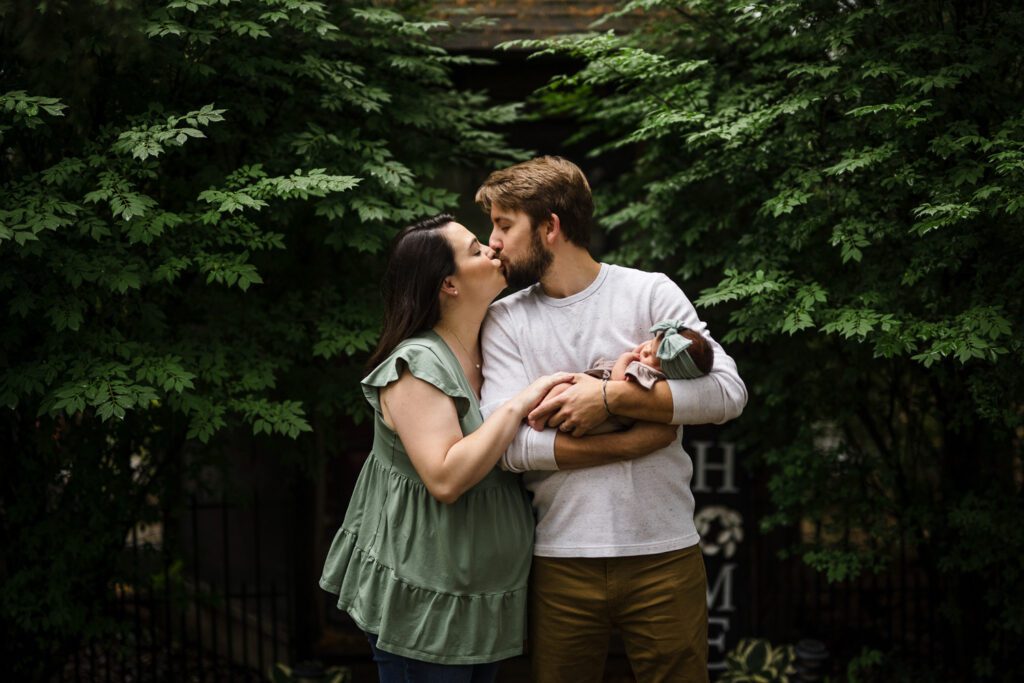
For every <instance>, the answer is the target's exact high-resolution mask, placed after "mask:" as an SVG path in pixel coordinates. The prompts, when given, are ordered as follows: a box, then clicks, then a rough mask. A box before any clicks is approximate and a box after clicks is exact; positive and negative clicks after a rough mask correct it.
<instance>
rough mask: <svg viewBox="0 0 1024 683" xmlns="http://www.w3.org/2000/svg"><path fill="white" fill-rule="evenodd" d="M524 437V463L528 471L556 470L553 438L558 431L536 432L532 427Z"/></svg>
mask: <svg viewBox="0 0 1024 683" xmlns="http://www.w3.org/2000/svg"><path fill="white" fill-rule="evenodd" d="M527 429H529V430H530V433H529V435H528V436H527V437H526V461H527V467H526V469H528V470H557V469H558V463H557V462H555V437H556V436H557V435H558V430H555V429H545V430H544V431H542V432H538V431H537V430H536V429H533V428H532V427H527Z"/></svg>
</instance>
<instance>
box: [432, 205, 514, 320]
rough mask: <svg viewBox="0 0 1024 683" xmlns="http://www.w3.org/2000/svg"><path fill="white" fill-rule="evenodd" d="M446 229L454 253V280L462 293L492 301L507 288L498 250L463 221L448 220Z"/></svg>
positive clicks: (469, 296)
mask: <svg viewBox="0 0 1024 683" xmlns="http://www.w3.org/2000/svg"><path fill="white" fill-rule="evenodd" d="M444 230H445V236H446V237H447V238H448V243H449V244H451V246H452V252H453V253H454V254H455V275H453V276H452V282H453V284H455V288H456V289H457V290H458V291H459V295H460V296H465V297H468V298H470V299H474V300H481V301H484V302H485V303H490V302H491V301H493V300H494V297H496V296H498V294H499V293H500V292H501V290H503V289H505V275H504V274H503V272H502V269H501V261H500V260H499V259H498V258H497V257H496V256H495V251H494V250H493V249H491V248H490V247H489V246H487V245H486V244H480V240H478V239H477V238H476V235H474V234H473V233H471V232H470V231H469V230H468V229H467V228H466V227H465V226H464V225H461V224H459V223H449V224H448V225H447V226H445V228H444Z"/></svg>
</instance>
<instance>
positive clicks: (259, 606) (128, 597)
mask: <svg viewBox="0 0 1024 683" xmlns="http://www.w3.org/2000/svg"><path fill="white" fill-rule="evenodd" d="M267 507H268V506H266V505H264V504H261V502H260V500H259V499H258V498H253V499H252V500H251V501H250V502H249V503H248V504H245V505H237V504H229V503H228V502H227V501H226V500H224V499H222V500H219V501H204V502H200V501H198V500H197V499H196V498H192V499H191V501H190V502H189V504H188V505H187V506H186V508H185V510H184V514H183V515H182V516H181V517H182V518H179V519H173V518H170V517H165V518H164V519H163V521H162V522H161V523H160V524H157V525H149V526H147V527H136V528H134V529H132V531H131V533H130V535H129V537H128V538H127V539H126V544H125V550H124V557H123V561H124V566H123V568H122V572H121V575H122V576H124V577H126V578H125V579H124V580H122V581H120V582H117V583H114V584H113V585H112V586H110V594H109V596H108V601H107V604H106V610H105V614H104V617H105V619H104V620H102V621H103V623H105V624H106V627H105V628H102V629H101V632H99V633H93V634H88V635H85V636H84V637H83V645H82V647H81V648H79V649H78V650H77V651H76V652H75V654H74V656H73V657H72V659H71V661H70V662H69V663H68V664H67V666H66V667H65V668H64V670H63V673H62V676H61V680H63V681H75V682H76V683H79V682H89V683H98V682H100V681H103V682H107V681H117V682H120V681H217V682H221V681H238V682H240V683H241V682H249V681H260V680H266V672H267V671H268V669H270V668H271V667H272V666H273V664H274V663H275V662H278V661H287V660H290V659H291V652H290V648H291V643H292V640H291V638H290V637H289V635H290V633H291V628H290V624H291V623H292V609H291V605H292V601H291V599H290V593H289V591H288V578H287V577H286V576H282V575H280V573H279V572H269V573H268V572H267V571H265V569H264V568H265V566H266V559H267V558H265V557H264V554H265V550H264V548H263V545H264V543H263V538H262V537H263V531H264V527H265V524H264V517H265V515H266V511H267V510H266V508H267ZM270 507H271V509H273V507H274V505H271V506H270ZM240 528H241V529H242V532H241V533H240V532H239V529H240ZM246 531H247V532H248V533H249V534H251V536H250V537H249V538H245V536H243V535H242V534H244V533H245V532H246ZM233 546H239V547H238V548H235V547H233ZM243 548H244V549H246V550H251V555H250V554H249V553H244V552H243V553H240V552H239V550H241V549H243Z"/></svg>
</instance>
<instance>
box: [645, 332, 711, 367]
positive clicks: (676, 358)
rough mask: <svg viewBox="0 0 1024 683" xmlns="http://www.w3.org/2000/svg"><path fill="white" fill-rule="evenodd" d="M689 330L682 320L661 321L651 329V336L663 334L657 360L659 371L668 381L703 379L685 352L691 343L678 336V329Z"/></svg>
mask: <svg viewBox="0 0 1024 683" xmlns="http://www.w3.org/2000/svg"><path fill="white" fill-rule="evenodd" d="M680 328H682V329H684V330H685V329H689V328H688V327H686V325H685V324H684V323H683V321H682V320H671V319H670V320H662V321H661V322H660V323H658V324H657V325H655V326H654V327H652V328H651V334H658V333H663V336H662V338H661V344H659V345H658V353H657V356H658V360H659V361H661V371H662V372H664V373H665V376H666V377H668V378H669V379H696V378H697V377H703V376H704V373H703V372H701V371H700V369H699V368H698V367H697V364H696V363H694V362H693V358H691V357H690V353H689V352H688V351H687V350H686V349H688V348H689V347H690V345H692V344H693V342H692V341H691V340H689V339H687V338H686V337H684V336H683V335H681V334H679V329H680Z"/></svg>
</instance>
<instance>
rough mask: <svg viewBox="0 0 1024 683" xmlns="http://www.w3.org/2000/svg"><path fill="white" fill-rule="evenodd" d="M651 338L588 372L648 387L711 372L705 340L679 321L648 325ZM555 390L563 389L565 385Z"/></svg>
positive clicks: (600, 363) (711, 362) (712, 357)
mask: <svg viewBox="0 0 1024 683" xmlns="http://www.w3.org/2000/svg"><path fill="white" fill-rule="evenodd" d="M651 334H653V335H654V337H653V338H651V339H648V340H647V341H645V342H644V343H643V344H640V345H639V346H637V347H635V348H633V349H630V350H629V351H626V352H625V353H623V354H622V355H621V356H619V357H618V359H616V360H605V359H601V360H598V361H597V363H595V364H594V367H592V368H590V369H589V370H587V371H586V372H587V374H588V375H591V376H593V377H597V378H598V379H609V380H616V381H622V380H625V381H632V382H636V383H637V384H639V385H640V386H642V387H643V388H644V389H650V388H651V387H652V386H654V383H655V382H658V381H660V380H663V379H696V378H697V377H703V376H704V375H706V374H708V373H709V372H711V367H712V366H713V365H714V362H715V356H714V353H713V352H712V351H711V346H710V345H709V344H708V342H707V340H706V339H705V338H704V337H703V336H701V335H700V334H699V333H697V332H694V331H693V330H691V329H690V328H688V327H686V326H685V325H683V323H682V322H681V321H679V320H663V321H661V322H660V323H658V324H657V325H655V326H654V327H652V328H651ZM555 389H557V390H559V392H561V391H565V389H566V387H565V386H561V385H560V386H558V387H555Z"/></svg>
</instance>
